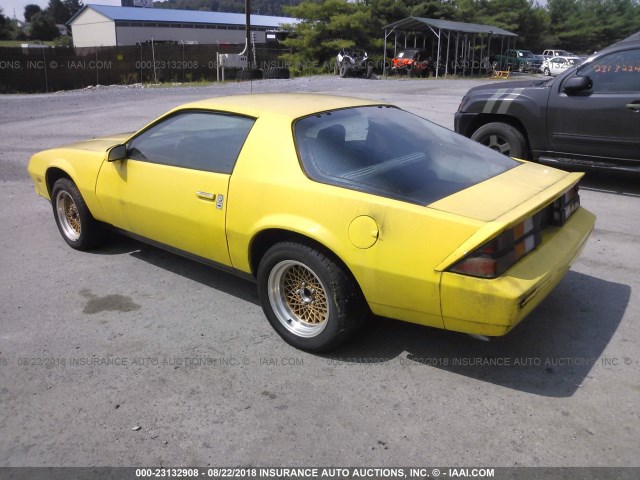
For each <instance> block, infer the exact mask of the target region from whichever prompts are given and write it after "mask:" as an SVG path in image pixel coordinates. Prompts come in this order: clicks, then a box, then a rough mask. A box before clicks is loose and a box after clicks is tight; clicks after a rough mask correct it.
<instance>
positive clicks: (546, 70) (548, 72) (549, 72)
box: [544, 67, 551, 77]
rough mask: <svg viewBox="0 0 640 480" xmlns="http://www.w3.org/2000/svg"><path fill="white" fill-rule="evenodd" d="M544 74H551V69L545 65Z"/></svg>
mask: <svg viewBox="0 0 640 480" xmlns="http://www.w3.org/2000/svg"><path fill="white" fill-rule="evenodd" d="M544 74H545V75H546V76H547V77H548V76H549V75H551V71H550V70H549V69H548V68H547V67H545V68H544Z"/></svg>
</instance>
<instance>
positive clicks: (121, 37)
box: [67, 5, 298, 47]
mask: <svg viewBox="0 0 640 480" xmlns="http://www.w3.org/2000/svg"><path fill="white" fill-rule="evenodd" d="M297 22H298V20H297V19H295V18H289V17H272V16H267V15H251V31H252V34H253V38H254V41H255V43H265V42H266V32H267V31H273V30H281V29H282V26H283V25H285V24H293V23H297ZM67 25H69V26H70V27H71V33H72V35H73V45H74V46H76V47H99V46H104V47H107V46H121V45H135V44H137V43H143V42H148V41H151V39H153V41H154V42H185V43H187V42H188V43H199V44H242V43H244V41H245V15H244V14H243V13H223V12H201V11H195V10H166V9H161V8H134V7H115V6H109V5H85V6H84V7H83V8H82V9H81V10H80V11H79V12H78V13H76V14H75V15H74V16H73V17H71V19H70V20H69V21H68V22H67Z"/></svg>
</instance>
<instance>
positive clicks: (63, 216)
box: [56, 190, 82, 241]
mask: <svg viewBox="0 0 640 480" xmlns="http://www.w3.org/2000/svg"><path fill="white" fill-rule="evenodd" d="M56 212H57V214H58V221H59V222H60V227H61V228H62V232H63V233H64V235H65V236H66V237H67V238H68V239H69V240H71V241H76V240H78V239H79V238H80V234H81V233H82V224H81V223H80V212H78V207H77V206H76V202H74V201H73V198H72V197H71V195H69V193H68V192H67V191H66V190H60V191H59V192H58V195H57V196H56Z"/></svg>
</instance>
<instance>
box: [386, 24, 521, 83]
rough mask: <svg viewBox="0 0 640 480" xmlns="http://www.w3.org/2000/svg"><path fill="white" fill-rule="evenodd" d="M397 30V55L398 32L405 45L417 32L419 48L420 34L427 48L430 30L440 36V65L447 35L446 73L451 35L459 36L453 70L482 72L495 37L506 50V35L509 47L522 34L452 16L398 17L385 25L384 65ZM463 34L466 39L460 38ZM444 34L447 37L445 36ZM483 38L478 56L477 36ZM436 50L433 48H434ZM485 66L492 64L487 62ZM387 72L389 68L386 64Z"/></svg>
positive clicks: (395, 39)
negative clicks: (389, 41)
mask: <svg viewBox="0 0 640 480" xmlns="http://www.w3.org/2000/svg"><path fill="white" fill-rule="evenodd" d="M392 33H393V34H395V38H394V56H395V55H396V54H397V50H398V36H399V35H401V34H403V35H404V48H408V47H409V46H410V45H407V41H408V39H409V37H410V36H413V47H414V48H418V35H419V34H420V35H422V48H426V38H427V34H429V33H431V34H433V35H434V36H435V37H436V38H437V39H438V46H437V54H436V62H437V63H436V65H437V66H442V65H443V63H442V60H443V58H442V56H443V55H442V44H443V43H444V41H443V40H444V39H446V43H447V46H446V55H445V57H446V58H445V59H444V73H445V75H446V74H448V73H449V54H450V52H451V39H452V37H455V53H454V57H453V58H454V64H453V70H454V71H453V73H454V74H456V73H457V71H458V67H460V68H461V69H463V74H464V72H467V71H468V70H470V74H473V71H474V70H476V69H477V70H478V72H480V70H481V68H483V63H482V62H483V58H485V57H486V58H488V57H489V56H490V51H491V40H492V39H493V38H499V39H500V52H501V53H502V52H504V50H505V48H504V47H505V45H504V43H505V39H506V40H507V42H506V43H507V46H506V49H509V48H513V47H511V46H510V45H511V39H513V46H514V47H515V39H516V37H517V36H518V35H516V34H515V33H513V32H509V31H507V30H504V29H502V28H499V27H494V26H492V25H480V24H476V23H463V22H452V21H449V20H438V19H434V18H421V17H407V18H405V19H403V20H398V21H397V22H394V23H391V24H389V25H387V26H386V27H384V65H385V66H386V65H387V39H388V38H389V35H391V34H392ZM461 35H462V37H463V38H462V39H461V38H460V37H461ZM470 36H472V40H473V41H471V40H470V38H469V37H470ZM443 37H444V38H443ZM478 39H479V41H480V53H479V57H478V58H479V60H476V58H475V57H476V55H475V54H476V50H477V46H476V44H477V40H478ZM485 40H486V48H487V53H486V55H483V54H484V48H485ZM432 50H433V48H432ZM458 51H460V56H459V55H458ZM469 54H471V58H469ZM460 59H463V62H465V63H463V64H461V63H460V61H459V60H460ZM469 62H470V65H471V68H470V69H468V68H466V67H467V66H468V63H469ZM484 68H488V65H484ZM439 70H440V68H438V67H436V69H435V72H436V77H437V76H438V72H439ZM385 74H386V68H385Z"/></svg>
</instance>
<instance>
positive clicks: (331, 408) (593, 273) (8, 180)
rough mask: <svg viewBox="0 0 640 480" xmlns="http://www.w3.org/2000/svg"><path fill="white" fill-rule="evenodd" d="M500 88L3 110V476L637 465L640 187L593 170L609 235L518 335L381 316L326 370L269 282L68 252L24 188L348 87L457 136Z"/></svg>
mask: <svg viewBox="0 0 640 480" xmlns="http://www.w3.org/2000/svg"><path fill="white" fill-rule="evenodd" d="M481 82H482V81H481V80H475V81H471V80H455V81H451V80H449V81H447V80H426V81H425V80H423V81H420V80H388V81H384V80H383V81H377V82H376V81H366V80H358V79H338V78H332V77H314V78H303V79H294V80H271V81H257V82H253V83H229V84H225V85H213V86H208V87H201V88H121V87H120V88H111V87H103V88H97V89H88V90H82V91H74V92H60V93H53V94H48V95H29V96H26V95H5V96H0V132H1V135H0V199H1V204H0V222H1V224H2V225H3V227H2V229H1V232H2V234H1V235H0V246H1V248H0V326H1V328H0V432H1V433H0V466H140V465H144V466H161V465H162V466H168V467H171V466H189V465H191V466H193V465H198V466H207V465H211V466H237V465H254V466H421V465H446V466H453V467H456V466H474V465H476V466H477V465H482V466H492V467H498V466H640V456H639V455H638V453H639V449H638V445H639V440H640V437H639V434H638V432H639V431H640V408H639V405H640V375H639V372H640V322H639V321H638V320H639V319H640V296H639V294H638V292H639V291H640V256H639V255H638V245H639V244H640V222H639V221H638V220H639V219H640V216H639V215H638V212H639V211H640V182H639V179H640V177H639V176H635V177H634V176H626V175H625V176H618V175H610V174H608V175H606V174H601V173H592V172H590V173H589V174H588V175H587V179H586V181H585V183H584V187H583V189H582V191H581V196H582V204H583V205H584V206H585V207H586V208H588V209H590V210H591V211H593V212H594V213H596V214H597V215H598V221H597V224H596V229H595V231H594V233H593V235H592V237H591V239H590V241H589V243H588V245H587V246H586V248H585V250H584V252H583V254H582V256H581V257H580V258H579V259H578V261H577V262H576V263H575V265H574V266H573V268H572V270H571V271H570V272H569V274H568V275H567V276H566V278H565V279H564V280H563V281H562V283H561V284H560V285H559V286H558V288H557V289H556V290H555V291H554V292H553V293H552V294H551V295H550V296H549V297H548V298H547V299H546V300H545V301H544V302H543V304H542V305H541V306H540V307H539V308H538V309H537V310H536V311H534V313H533V314H532V315H531V316H530V317H529V318H528V319H527V320H526V321H525V322H524V323H523V324H521V325H520V326H519V327H518V328H516V329H515V330H514V331H513V332H512V333H510V334H509V335H508V336H506V337H502V338H497V339H493V340H491V341H490V342H481V341H478V340H474V339H472V338H470V337H468V336H465V335H462V334H456V333H450V332H446V331H440V330H436V329H431V328H426V327H420V326H415V325H410V324H406V323H402V322H394V321H391V320H385V319H373V320H372V321H371V322H370V323H369V324H368V325H367V328H365V329H363V330H362V331H361V332H360V333H359V335H358V336H357V337H356V338H355V339H354V340H353V341H352V342H350V343H348V344H347V345H345V346H344V347H342V348H341V349H339V350H337V351H335V352H333V353H331V354H329V355H322V356H319V355H311V354H307V353H303V352H300V351H298V350H295V349H293V348H292V347H290V346H288V345H287V344H286V343H284V342H283V341H282V340H281V339H280V337H278V335H277V334H276V333H275V332H274V331H273V330H272V329H271V327H270V325H269V323H268V322H267V320H266V318H265V316H264V315H263V312H262V310H261V308H260V305H259V302H258V298H257V295H256V289H255V286H254V285H253V284H251V283H247V282H245V281H242V280H239V279H237V278H234V277H232V276H230V275H228V274H225V273H221V272H219V271H216V270H213V269H210V268H207V267H205V266H202V265H200V264H197V263H194V262H192V261H189V260H186V259H184V258H181V257H178V256H175V255H172V254H169V253H165V252H163V251H161V250H158V249H156V248H153V247H149V246H146V245H144V244H141V243H138V242H135V241H132V240H127V239H124V238H120V237H115V238H114V239H113V241H112V242H111V243H110V244H109V245H108V246H106V247H104V248H102V249H99V250H97V251H95V252H92V253H82V252H77V251H74V250H72V249H70V248H69V247H67V245H66V244H65V243H64V241H63V240H62V238H61V237H60V235H59V233H58V231H57V229H56V226H55V223H54V220H53V217H52V213H51V207H50V205H49V203H48V202H46V201H45V200H43V199H42V198H40V197H38V196H37V195H36V194H35V193H34V192H33V187H32V186H31V183H30V180H29V178H28V176H27V173H26V165H27V161H28V159H29V157H30V155H32V154H33V153H35V152H36V151H39V150H42V149H45V148H48V147H53V146H56V145H59V144H62V143H66V142H71V141H75V140H79V139H84V138H90V137H92V136H101V135H106V134H111V133H117V132H125V131H132V130H135V129H137V128H139V127H141V126H142V125H144V124H146V123H147V122H149V121H151V120H152V119H153V118H155V117H156V116H158V115H160V114H161V113H163V112H165V111H166V110H167V109H169V108H171V107H173V106H176V105H178V104H181V103H184V102H187V101H192V100H196V99H199V98H204V97H212V96H218V95H227V94H240V93H250V92H251V91H253V92H265V91H309V92H326V93H337V94H339V95H353V96H360V97H367V98H376V99H382V100H388V101H391V102H393V103H395V104H397V105H399V106H401V107H403V108H405V109H407V110H410V111H412V112H415V113H418V114H420V115H423V116H425V117H427V118H429V119H431V120H433V121H435V122H437V123H440V124H442V125H444V126H446V127H449V128H452V127H453V113H454V112H455V111H456V109H457V107H458V104H459V102H460V100H461V98H462V96H463V95H464V93H465V92H466V91H467V90H468V88H469V87H471V86H473V85H477V84H479V83H481ZM489 360H491V363H493V365H488V363H489ZM496 363H498V365H496ZM138 427H139V428H138Z"/></svg>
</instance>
